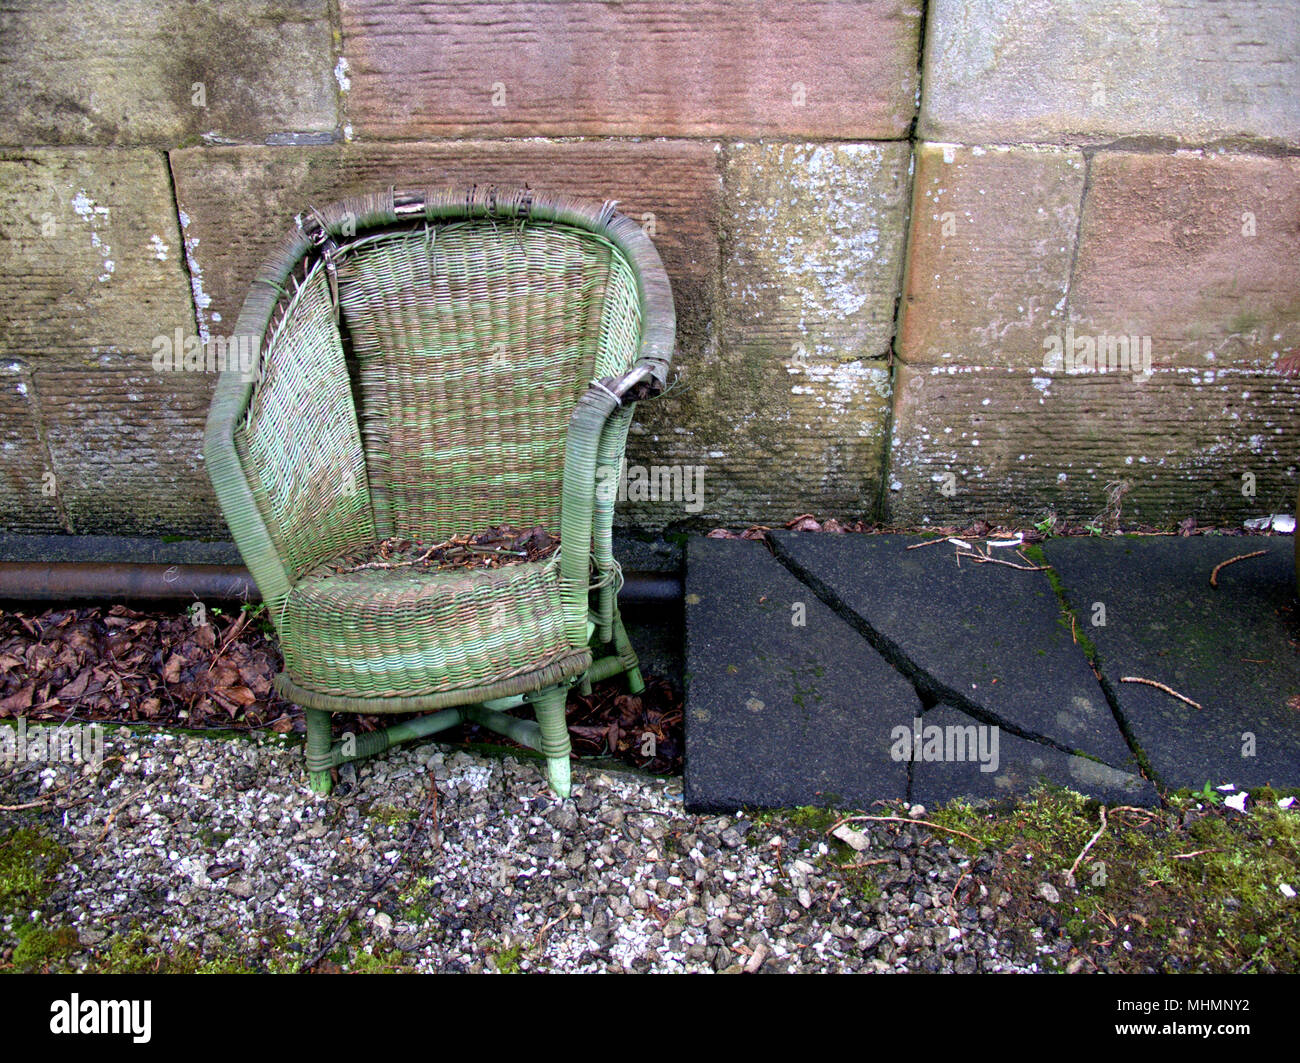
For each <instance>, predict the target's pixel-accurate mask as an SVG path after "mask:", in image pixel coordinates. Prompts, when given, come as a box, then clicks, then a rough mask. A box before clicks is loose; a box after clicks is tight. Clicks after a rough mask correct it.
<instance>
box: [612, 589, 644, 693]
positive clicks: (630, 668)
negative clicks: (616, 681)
mask: <svg viewBox="0 0 1300 1063" xmlns="http://www.w3.org/2000/svg"><path fill="white" fill-rule="evenodd" d="M614 649H615V650H617V651H618V656H619V659H620V660H622V662H623V672H624V674H625V675H626V676H627V692H628V693H629V694H640V693H641V691H643V690H644V689H645V680H644V679H642V678H641V665H640V662H639V661H638V660H637V657H636V650H634V649H632V643H631V640H629V639H628V637H627V629H626V628H624V627H623V618H622V617H621V616H619V614H618V610H617V609H615V610H614Z"/></svg>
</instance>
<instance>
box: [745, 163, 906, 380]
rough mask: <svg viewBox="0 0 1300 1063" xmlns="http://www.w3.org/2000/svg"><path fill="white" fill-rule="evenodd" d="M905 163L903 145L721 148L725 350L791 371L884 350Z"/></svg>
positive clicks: (896, 268) (893, 297) (898, 258)
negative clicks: (723, 155)
mask: <svg viewBox="0 0 1300 1063" xmlns="http://www.w3.org/2000/svg"><path fill="white" fill-rule="evenodd" d="M908 160H909V150H908V147H907V145H906V144H851V145H843V146H835V145H815V144H752V145H738V146H736V147H733V148H731V149H729V150H728V151H727V159H726V164H725V166H724V169H723V181H724V187H725V190H726V194H725V199H724V206H723V212H722V218H723V225H724V227H725V240H724V246H725V248H726V257H725V262H724V271H725V276H726V280H725V284H724V288H725V292H726V313H727V335H728V341H729V342H730V343H732V344H733V345H735V346H736V347H739V348H741V349H744V350H746V351H752V352H754V353H755V354H759V355H762V356H765V357H767V358H769V359H777V360H781V361H785V362H787V363H796V364H797V363H800V362H825V361H833V362H850V361H856V360H858V359H863V358H883V357H885V356H886V355H887V354H888V353H889V345H890V340H891V339H892V337H893V332H894V305H895V303H896V301H897V297H898V284H899V274H900V271H901V267H902V252H903V229H904V218H905V216H906V211H907V199H908V188H907V177H908Z"/></svg>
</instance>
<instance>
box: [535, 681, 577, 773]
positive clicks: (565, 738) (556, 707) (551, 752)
mask: <svg viewBox="0 0 1300 1063" xmlns="http://www.w3.org/2000/svg"><path fill="white" fill-rule="evenodd" d="M566 693H567V691H566V689H565V688H564V687H562V686H559V687H548V688H547V689H546V690H539V691H537V693H535V694H533V695H531V697H530V700H531V701H532V703H533V711H534V712H535V713H536V714H537V724H538V726H539V727H540V728H541V731H542V747H541V751H542V753H543V754H545V756H546V777H547V779H549V780H550V783H551V789H552V790H554V791H555V793H556V795H557V796H558V797H568V796H569V792H570V790H571V789H572V772H571V769H570V767H569V752H570V749H571V748H572V747H571V746H570V744H569V725H568V724H567V723H566V722H565V718H564V702H565V698H566Z"/></svg>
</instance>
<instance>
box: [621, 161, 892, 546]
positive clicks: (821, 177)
mask: <svg viewBox="0 0 1300 1063" xmlns="http://www.w3.org/2000/svg"><path fill="white" fill-rule="evenodd" d="M906 184H907V149H906V147H905V146H904V145H852V146H843V147H831V146H817V145H800V144H768V145H764V144H759V145H741V146H737V147H734V148H731V149H730V150H729V151H728V153H727V161H726V163H725V166H724V186H725V196H724V206H723V211H722V217H723V225H724V227H725V228H724V240H723V245H724V248H725V257H724V262H723V297H724V314H725V316H724V326H723V333H722V338H721V343H720V344H719V345H718V349H717V351H716V353H714V352H711V353H710V356H708V357H705V358H703V359H700V360H699V361H698V362H697V363H692V364H690V365H689V369H688V374H687V378H686V383H687V387H686V388H685V389H684V390H683V391H681V393H680V395H677V394H674V395H670V396H669V397H668V398H667V399H666V400H664V404H665V407H666V409H665V415H664V417H663V418H662V420H661V422H660V423H662V424H663V425H665V426H669V425H671V426H672V429H671V431H670V432H663V431H661V430H658V431H656V430H654V429H652V430H651V436H652V438H651V439H650V440H649V441H646V440H645V439H644V437H643V438H642V441H643V443H645V452H647V453H653V454H655V455H656V458H655V460H656V461H660V462H662V463H664V464H676V463H678V462H694V463H702V464H705V465H707V479H706V497H705V506H704V508H703V510H702V511H701V512H700V513H699V514H698V518H699V519H700V520H701V521H704V522H713V523H718V522H725V523H728V524H734V523H736V522H748V521H759V522H761V521H768V520H778V519H779V520H781V521H784V520H788V519H789V517H790V515H791V514H793V513H795V512H798V511H799V509H800V508H807V507H808V506H810V505H817V506H818V507H820V511H822V512H826V513H832V512H834V513H838V514H839V515H841V516H852V517H859V516H864V515H866V516H870V515H874V513H875V511H876V506H877V499H878V496H879V489H880V475H881V465H882V461H883V454H884V445H885V440H886V434H887V428H886V426H887V424H888V417H889V396H890V392H889V373H888V369H887V368H886V365H885V362H884V360H883V358H884V356H885V355H886V354H887V353H888V351H889V344H890V338H891V335H892V332H893V316H894V305H895V301H896V298H897V291H898V283H899V271H900V263H901V258H902V238H903V214H904V210H905V200H906V194H907V191H906ZM651 444H653V445H651Z"/></svg>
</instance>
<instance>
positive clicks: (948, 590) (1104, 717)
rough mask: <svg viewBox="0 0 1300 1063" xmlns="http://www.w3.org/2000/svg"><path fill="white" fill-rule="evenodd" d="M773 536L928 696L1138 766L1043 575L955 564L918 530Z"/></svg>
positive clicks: (1056, 743) (1020, 731) (1070, 748)
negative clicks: (913, 547) (910, 533)
mask: <svg viewBox="0 0 1300 1063" xmlns="http://www.w3.org/2000/svg"><path fill="white" fill-rule="evenodd" d="M772 540H773V545H774V548H775V551H776V556H777V557H778V559H780V560H781V561H782V562H783V563H784V564H786V565H787V566H788V567H790V568H791V569H792V571H794V572H795V574H796V575H798V576H799V577H800V578H801V579H803V580H804V581H805V582H807V583H809V585H810V586H811V587H813V588H814V589H816V590H818V591H819V592H820V593H821V594H822V595H823V596H824V599H825V600H829V601H831V602H834V603H836V605H837V607H838V608H839V609H841V610H843V611H846V612H847V613H848V614H850V615H852V616H854V617H856V618H858V621H859V624H858V629H859V630H860V631H861V632H862V633H863V635H864V637H866V638H869V639H870V641H871V643H872V645H873V646H875V647H876V648H877V649H879V650H880V651H881V652H882V653H883V654H884V655H885V657H886V658H887V659H889V660H890V661H891V663H893V664H895V665H896V666H897V667H899V668H901V669H902V670H903V671H904V672H906V673H907V674H908V675H909V676H910V677H911V678H913V679H914V680H915V681H916V682H917V684H918V686H919V687H921V688H922V690H923V693H924V694H925V695H926V696H927V699H928V701H929V703H931V704H935V703H939V702H943V703H946V704H947V705H949V706H950V707H952V708H955V709H959V710H960V711H962V712H964V713H966V714H967V715H969V716H972V717H974V718H975V719H976V720H979V721H983V722H985V723H989V724H996V725H998V726H999V727H1001V728H1002V730H1003V731H1004V732H1010V734H1011V735H1018V736H1020V737H1021V738H1024V739H1028V740H1030V741H1033V742H1038V743H1043V744H1045V745H1046V746H1048V747H1053V748H1055V749H1057V750H1059V751H1061V752H1064V753H1074V754H1081V755H1083V756H1085V757H1088V758H1091V759H1094V760H1097V761H1100V762H1102V763H1103V764H1106V765H1109V766H1110V767H1112V768H1117V769H1120V770H1121V771H1123V772H1126V773H1135V772H1137V770H1138V766H1137V763H1136V761H1135V760H1134V757H1133V754H1132V751H1131V750H1130V748H1129V746H1128V743H1127V742H1126V741H1125V738H1124V735H1123V732H1122V731H1121V730H1120V727H1119V725H1118V723H1117V722H1116V720H1115V716H1114V713H1113V712H1112V711H1111V708H1110V705H1109V703H1108V702H1107V700H1106V696H1105V691H1104V690H1103V689H1102V687H1101V684H1100V683H1099V682H1098V681H1097V678H1096V676H1094V675H1093V672H1092V668H1091V667H1090V666H1089V664H1088V660H1087V657H1086V655H1085V654H1084V652H1083V650H1082V648H1081V647H1080V646H1078V645H1076V644H1075V642H1074V639H1073V637H1072V635H1071V632H1070V629H1069V627H1068V625H1066V624H1064V623H1063V622H1062V612H1061V605H1060V602H1059V600H1058V598H1057V596H1056V592H1055V591H1054V590H1053V588H1052V584H1051V581H1050V579H1049V578H1048V576H1047V573H1045V572H1040V571H1024V570H1021V569H1016V568H1010V567H1007V566H1006V565H998V564H974V563H971V562H970V561H965V562H962V563H961V564H960V565H959V564H958V561H957V559H956V557H955V556H954V555H955V548H954V547H950V546H945V545H935V546H927V547H926V548H924V549H916V550H908V549H907V548H908V546H911V545H914V544H915V543H918V542H922V541H924V540H922V539H919V538H918V537H916V536H903V535H826V534H808V533H802V534H801V533H798V532H785V531H777V532H773V533H772ZM1012 559H1013V560H1014V555H1012ZM1017 563H1020V562H1018V561H1017ZM1060 781H1061V782H1063V783H1066V784H1067V785H1073V784H1072V783H1070V782H1069V781H1068V780H1066V779H1062V780H1060ZM1076 788H1078V787H1076Z"/></svg>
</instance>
